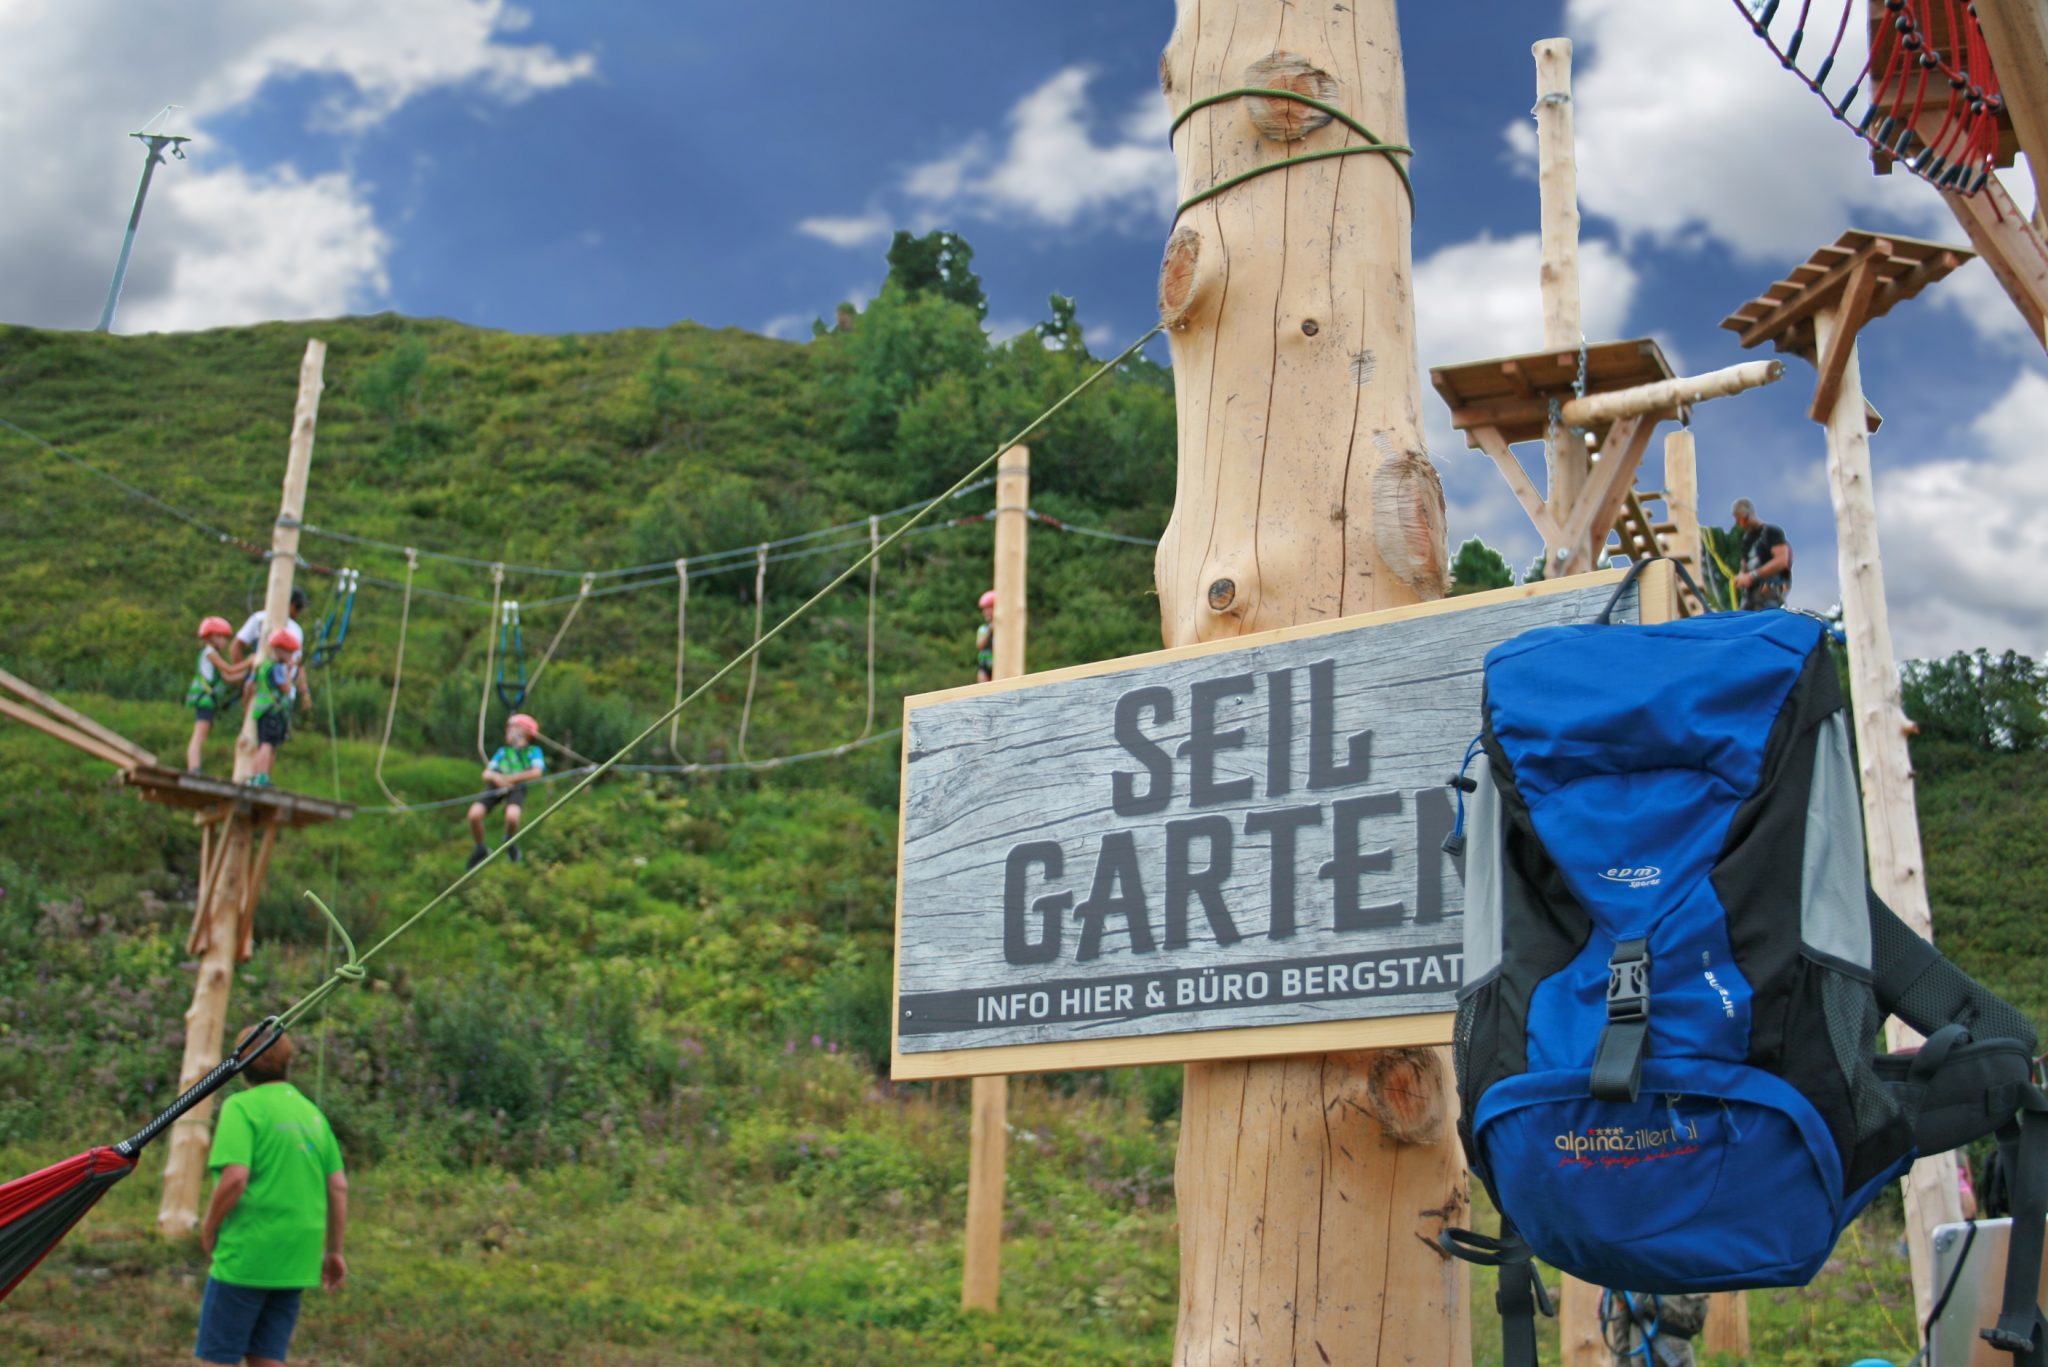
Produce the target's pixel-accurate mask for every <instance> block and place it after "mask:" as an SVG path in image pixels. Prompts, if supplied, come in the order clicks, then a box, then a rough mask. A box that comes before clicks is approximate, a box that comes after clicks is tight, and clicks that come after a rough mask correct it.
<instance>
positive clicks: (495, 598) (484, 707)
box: [476, 565, 505, 764]
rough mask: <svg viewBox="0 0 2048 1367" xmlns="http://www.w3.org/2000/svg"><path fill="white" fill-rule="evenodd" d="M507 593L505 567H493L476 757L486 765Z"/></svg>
mask: <svg viewBox="0 0 2048 1367" xmlns="http://www.w3.org/2000/svg"><path fill="white" fill-rule="evenodd" d="M504 593H505V567H504V566H503V565H493V566H491V619H490V627H489V629H488V630H487V631H486V632H485V633H484V689H483V694H482V696H480V697H479V698H478V699H477V702H476V757H477V758H478V759H480V760H482V761H483V762H484V763H485V764H489V763H490V762H491V752H490V751H489V750H486V749H485V748H484V723H485V721H487V720H488V719H489V718H490V715H491V680H492V674H491V665H492V662H493V661H495V660H496V659H497V656H498V634H499V631H500V627H499V625H498V612H499V606H500V604H501V602H502V601H503V598H504Z"/></svg>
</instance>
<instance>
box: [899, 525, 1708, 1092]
mask: <svg viewBox="0 0 2048 1367" xmlns="http://www.w3.org/2000/svg"><path fill="white" fill-rule="evenodd" d="M1622 575H1623V571H1620V570H1613V571H1605V572H1602V573H1598V574H1583V575H1574V576H1571V577H1568V578H1563V579H1553V580H1546V581H1541V582H1538V583H1533V584H1523V585H1519V586H1517V587H1513V588H1506V589H1499V590H1495V591H1493V592H1489V593H1477V594H1469V595H1465V596H1462V597H1458V598H1446V599H1441V600H1438V601H1435V602H1428V603H1417V604H1413V605H1411V606H1407V607H1400V608H1393V609H1389V610H1386V611H1383V612H1375V613H1366V614H1363V615H1360V616H1356V617H1344V618H1336V619H1333V620H1330V621H1324V622H1315V623H1307V624H1303V625H1300V626H1294V627H1286V628H1282V629H1280V630H1277V631H1270V632H1261V633H1258V634H1256V635H1247V636H1233V637H1229V638H1226V639H1222V640H1216V641H1208V642H1203V643H1202V644H1199V645H1193V646H1182V647H1179V648H1176V649H1172V650H1161V651H1154V652H1151V653H1148V654H1144V655H1134V656H1125V657H1122V658H1119V659H1113V660H1100V661H1095V662H1092V663H1089V664H1085V665H1076V666H1073V667H1071V668H1068V669H1061V670H1052V671H1048V672H1046V673H1043V674H1030V675H1023V676H1020V677H1017V678H1014V679H1003V680H997V681H995V682H992V683H985V684H973V685H969V686H966V687H962V688H952V689H945V690H942V691H939V692H934V693H925V694H919V695H916V696H913V697H909V698H906V699H905V700H904V745H903V761H902V783H903V785H904V786H903V790H902V791H903V795H904V816H903V818H902V819H901V820H900V821H899V823H898V831H897V908H896V913H897V914H896V938H895V960H894V964H893V965H892V974H891V992H890V1055H891V1074H892V1076H894V1077H896V1078H898V1079H904V1080H910V1079H928V1078H946V1077H974V1076H987V1075H991V1074H1002V1073H1016V1072H1047V1071H1060V1070H1066V1069H1075V1068H1102V1067H1128V1066H1135V1065H1139V1064H1159V1063H1186V1062H1194V1061H1198V1060H1210V1059H1229V1058H1258V1057H1273V1056H1283V1055H1289V1054H1321V1053H1333V1052H1341V1051H1345V1050H1352V1049H1374V1048H1388V1047H1398V1046H1422V1045H1444V1044H1449V1043H1450V1042H1451V1027H1452V1022H1453V1019H1454V1015H1453V1013H1452V1012H1449V1011H1433V1012H1428V1013H1425V1014H1416V1015H1382V1016H1373V1017H1365V1018H1355V1019H1344V1020H1320V1021H1307V1022H1295V1023H1287V1024H1254V1025H1244V1026H1219V1027H1216V1028H1208V1029H1176V1030H1172V1031H1162V1032H1158V1033H1151V1034H1131V1035H1120V1036H1117V1037H1113V1038H1093V1039H1061V1040H1053V1041H1045V1042H1033V1043H1006V1044H991V1045H986V1046H975V1047H960V1048H933V1049H924V1050H920V1049H913V1050H912V1051H910V1052H905V1050H904V1048H903V1033H902V1025H903V1021H904V1016H903V954H904V924H905V918H904V888H905V886H906V884H905V878H904V874H905V868H906V860H907V857H908V855H907V851H908V846H909V843H910V826H911V821H910V818H909V811H910V802H911V790H910V788H909V783H910V764H911V758H912V755H913V751H914V742H913V737H914V735H915V731H916V728H915V726H914V721H915V718H916V714H917V713H918V712H919V711H921V710H922V709H925V708H929V707H933V706H935V705H938V704H943V703H957V702H959V701H961V700H964V699H972V698H992V697H996V696H998V695H1001V694H1006V693H1011V692H1015V691H1018V690H1025V689H1038V688H1044V687H1046V686H1049V685H1057V684H1061V683H1068V682H1071V681H1075V680H1083V679H1094V678H1099V677H1101V676H1104V675H1109V674H1119V673H1134V672H1137V671H1142V670H1146V669H1148V668H1151V667H1154V666H1159V665H1167V664H1171V663H1173V662H1175V661H1181V660H1189V659H1196V658H1201V657H1206V656H1222V655H1227V654H1230V653H1233V652H1241V651H1250V650H1254V649H1256V648H1258V647H1261V646H1272V645H1278V644H1282V643H1286V642H1294V641H1302V640H1310V639H1313V638H1317V637H1323V636H1332V635H1336V634H1340V633H1356V632H1361V631H1370V630H1372V629H1374V628H1376V627H1383V626H1389V625H1393V624H1395V623H1401V622H1411V621H1415V620H1417V619H1424V618H1433V617H1441V616H1447V615H1450V614H1459V613H1466V612H1471V611H1474V610H1477V609H1484V608H1498V607H1501V606H1503V605H1512V604H1518V603H1532V604H1533V603H1535V602H1538V601H1541V600H1544V599H1547V598H1551V597H1552V596H1554V595H1559V594H1578V595H1581V596H1582V597H1583V599H1584V600H1585V601H1586V602H1591V603H1595V604H1596V606H1595V608H1594V610H1595V611H1597V605H1598V604H1604V603H1605V601H1606V599H1607V598H1608V597H1609V596H1611V595H1612V594H1613V592H1614V591H1615V588H1616V587H1617V586H1618V585H1619V583H1620V582H1621V579H1622ZM1637 589H1638V597H1637V599H1636V603H1637V604H1638V605H1639V606H1638V611H1639V613H1640V615H1639V616H1638V617H1637V618H1635V619H1634V620H1639V621H1641V622H1643V623H1645V624H1652V623H1658V622H1665V621H1669V620H1671V619H1672V618H1673V617H1675V616H1676V615H1677V603H1676V598H1675V579H1674V576H1673V575H1672V573H1671V570H1670V567H1669V565H1668V564H1666V563H1664V562H1661V561H1660V562H1653V563H1651V564H1650V565H1648V566H1646V567H1645V569H1644V571H1643V573H1642V574H1641V576H1640V577H1639V578H1638V580H1637ZM1559 606H1561V605H1559ZM1546 616H1554V614H1547V615H1546ZM1586 617H1590V613H1588V614H1586ZM1579 620H1584V618H1580V619H1579ZM1533 624H1534V623H1532V625H1533ZM1509 634H1510V635H1512V634H1514V633H1509ZM1501 639H1505V637H1503V638H1501ZM1479 666H1480V660H1479V659H1477V658H1474V659H1472V660H1471V661H1470V662H1469V665H1468V666H1467V669H1466V670H1461V671H1459V672H1469V673H1472V674H1476V673H1477V671H1478V669H1479ZM1598 686H1599V684H1598V681H1597V680H1588V681H1587V687H1589V688H1596V687H1598ZM1472 721H1473V730H1474V731H1475V732H1476V730H1477V729H1478V716H1477V711H1476V707H1475V711H1474V715H1473V719H1472ZM1457 760H1458V756H1456V755H1451V756H1449V757H1448V758H1447V759H1446V761H1445V763H1444V765H1443V766H1442V767H1443V769H1444V771H1445V775H1446V776H1448V774H1449V772H1450V771H1451V770H1452V769H1455V768H1456V765H1457ZM1083 873H1084V875H1085V871H1083ZM1001 879H1002V874H1001V871H1000V870H997V872H996V873H995V874H993V875H992V876H991V880H990V881H991V886H995V885H998V884H1000V882H1001ZM1459 924H1462V920H1460V922H1459ZM1360 952H1361V953H1362V952H1366V951H1360ZM1310 961H1311V960H1309V959H1308V958H1307V957H1306V956H1304V958H1303V962H1305V963H1306V962H1310ZM1159 971H1160V972H1187V971H1191V970H1187V969H1161V970H1159ZM1107 975H1108V971H1107V970H1104V976H1107ZM1126 976H1128V975H1126ZM972 990H975V991H980V990H981V989H978V988H977V989H972ZM956 1033H957V1032H956Z"/></svg>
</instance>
